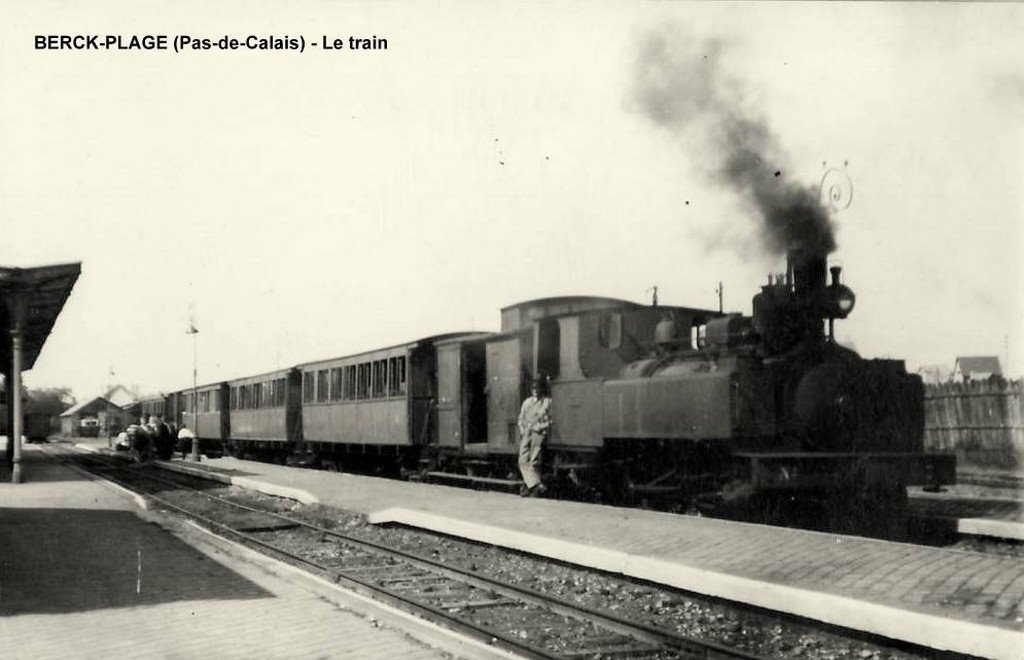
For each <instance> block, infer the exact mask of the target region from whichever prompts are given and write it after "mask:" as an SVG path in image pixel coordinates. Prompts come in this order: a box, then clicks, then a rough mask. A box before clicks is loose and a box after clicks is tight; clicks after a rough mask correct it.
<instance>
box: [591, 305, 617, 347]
mask: <svg viewBox="0 0 1024 660" xmlns="http://www.w3.org/2000/svg"><path fill="white" fill-rule="evenodd" d="M597 343H599V344H600V345H601V346H603V347H604V348H611V349H615V348H619V347H620V346H622V314H619V313H616V312H610V313H608V314H602V315H601V322H600V325H598V328H597Z"/></svg>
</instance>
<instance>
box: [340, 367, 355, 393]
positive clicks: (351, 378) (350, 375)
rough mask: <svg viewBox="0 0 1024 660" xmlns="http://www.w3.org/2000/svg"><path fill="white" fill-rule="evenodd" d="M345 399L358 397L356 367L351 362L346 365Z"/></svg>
mask: <svg viewBox="0 0 1024 660" xmlns="http://www.w3.org/2000/svg"><path fill="white" fill-rule="evenodd" d="M342 397H343V398H344V399H345V401H351V400H353V399H355V398H356V367H355V365H353V364H350V365H348V366H346V367H345V391H344V392H342Z"/></svg>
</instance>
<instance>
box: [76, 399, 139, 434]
mask: <svg viewBox="0 0 1024 660" xmlns="http://www.w3.org/2000/svg"><path fill="white" fill-rule="evenodd" d="M124 421H125V420H124V411H123V410H121V406H118V405H115V404H114V403H111V402H110V401H108V400H106V399H105V398H103V397H101V396H98V397H96V398H94V399H90V400H88V401H83V402H82V403H79V404H76V405H74V406H71V407H70V408H68V409H67V410H65V411H64V412H62V413H61V414H60V432H61V434H62V435H64V436H91V437H95V436H107V435H112V434H114V433H117V432H118V431H120V430H121V429H122V428H124Z"/></svg>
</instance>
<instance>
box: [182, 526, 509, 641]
mask: <svg viewBox="0 0 1024 660" xmlns="http://www.w3.org/2000/svg"><path fill="white" fill-rule="evenodd" d="M184 523H185V524H186V525H188V527H189V528H190V529H194V530H196V531H198V532H200V534H201V537H200V538H191V537H185V536H182V535H181V534H177V533H175V532H173V531H172V530H169V531H172V533H175V536H177V537H178V538H180V539H181V540H182V541H184V542H186V543H188V544H189V545H191V546H192V547H195V548H196V549H198V550H199V551H200V552H202V553H203V554H205V555H206V556H207V557H209V558H210V559H213V560H214V561H217V562H219V563H222V557H221V555H219V554H215V553H212V552H210V551H208V549H207V548H204V547H202V546H203V545H204V544H205V545H208V546H209V547H210V548H213V549H215V550H216V551H219V552H220V553H223V554H224V555H227V556H228V557H230V558H233V559H236V560H241V561H246V562H248V563H250V564H253V565H255V566H257V567H259V568H260V569H262V570H264V571H266V572H268V573H270V574H272V575H278V576H279V577H280V574H281V573H288V574H290V575H291V576H292V577H294V578H297V579H299V580H302V581H304V582H306V584H305V585H303V586H304V588H306V589H307V590H310V591H313V590H316V591H317V592H318V593H317V595H319V596H321V597H325V598H327V599H328V600H332V598H331V597H333V599H334V600H332V602H335V603H337V604H340V605H343V606H344V607H346V608H348V609H349V610H350V611H352V612H355V613H356V614H359V615H361V616H366V617H372V618H374V619H377V620H380V621H383V622H384V623H387V624H390V625H391V626H392V630H394V631H395V632H399V633H401V634H405V635H409V636H411V637H413V638H414V639H417V640H419V641H420V643H422V644H426V645H427V646H428V647H429V648H433V649H436V650H440V651H444V652H446V653H450V654H452V655H454V656H455V657H457V658H467V659H474V660H475V659H479V660H519V659H520V657H521V656H518V655H515V654H513V653H510V652H508V651H505V650H503V649H500V648H495V647H492V646H488V645H487V644H484V643H483V642H481V641H479V640H475V639H473V638H471V637H467V636H465V635H461V634H459V633H457V632H454V631H452V630H449V629H447V628H444V627H443V626H440V625H438V624H436V623H433V622H431V621H427V620H426V619H422V618H420V617H418V616H416V615H414V614H410V613H409V612H405V611H402V610H400V609H398V608H396V607H392V606H391V605H388V604H387V603H381V602H379V601H376V600H374V599H373V598H370V597H369V596H364V595H363V594H360V593H357V592H355V591H351V590H349V589H345V588H344V587H341V586H339V585H337V584H335V583H333V582H331V581H330V580H326V579H324V578H322V577H320V576H319V575H315V574H312V573H309V572H307V571H305V570H303V569H301V568H298V567H296V566H292V565H291V564H289V563H287V562H284V561H281V560H279V559H276V558H274V557H271V556H268V555H265V554H263V553H260V552H257V551H255V550H253V549H252V548H249V547H247V546H245V545H242V544H240V543H238V542H236V541H232V540H230V539H226V538H224V537H222V536H218V535H217V534H215V533H214V532H211V531H210V530H208V529H206V528H204V527H203V526H201V525H199V524H198V523H196V522H194V521H192V520H186V521H184ZM228 568H230V567H228ZM324 592H328V593H329V595H328V596H324ZM413 629H415V630H416V632H418V633H420V635H419V636H417V634H416V633H414V632H413Z"/></svg>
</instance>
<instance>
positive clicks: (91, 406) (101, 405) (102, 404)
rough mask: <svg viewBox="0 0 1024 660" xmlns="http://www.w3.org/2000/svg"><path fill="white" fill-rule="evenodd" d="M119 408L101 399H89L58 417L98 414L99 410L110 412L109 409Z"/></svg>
mask: <svg viewBox="0 0 1024 660" xmlns="http://www.w3.org/2000/svg"><path fill="white" fill-rule="evenodd" d="M119 407H120V406H117V405H115V404H113V403H111V402H110V401H107V400H106V399H104V398H103V397H101V396H98V397H96V398H95V399H89V400H88V401H83V402H82V403H76V404H75V405H73V406H71V407H70V408H68V409H67V410H65V411H64V412H62V413H61V414H60V416H61V417H70V416H71V415H88V414H91V413H96V412H99V411H100V410H110V409H111V408H119Z"/></svg>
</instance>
